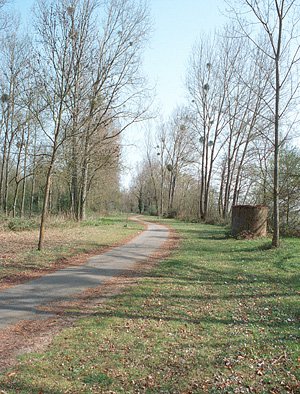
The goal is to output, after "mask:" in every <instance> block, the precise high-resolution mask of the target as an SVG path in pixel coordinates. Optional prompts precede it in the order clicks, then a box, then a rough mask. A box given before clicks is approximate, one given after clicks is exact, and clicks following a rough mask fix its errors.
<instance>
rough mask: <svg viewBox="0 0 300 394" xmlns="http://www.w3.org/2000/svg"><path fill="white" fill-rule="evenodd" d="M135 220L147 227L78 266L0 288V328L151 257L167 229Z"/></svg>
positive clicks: (42, 314)
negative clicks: (124, 241) (7, 287)
mask: <svg viewBox="0 0 300 394" xmlns="http://www.w3.org/2000/svg"><path fill="white" fill-rule="evenodd" d="M135 220H139V221H141V222H143V223H145V224H146V225H147V228H146V229H145V230H144V231H143V232H142V233H140V234H139V235H137V236H136V237H135V238H133V239H132V240H131V241H129V242H127V243H126V244H124V245H122V246H118V247H115V248H113V249H111V250H109V251H107V252H104V253H101V254H99V255H96V256H93V257H91V258H89V259H88V260H87V262H86V263H84V264H82V265H80V266H78V265H76V266H70V267H67V268H64V269H60V270H57V271H55V272H53V273H50V274H47V275H44V276H43V277H41V278H38V279H34V280H31V281H29V282H26V283H24V284H21V285H17V286H14V287H11V288H9V289H7V290H4V291H2V292H0V329H2V328H5V327H7V326H9V325H11V324H16V323H18V322H19V321H21V320H37V319H40V318H42V319H44V318H45V317H49V316H50V314H49V313H47V312H42V311H41V310H39V309H38V308H40V307H43V306H45V305H47V304H49V303H51V302H59V301H67V300H69V299H72V297H73V296H74V295H76V294H78V293H81V292H83V291H85V290H87V289H91V288H95V287H98V286H100V285H101V284H104V283H105V282H107V281H108V280H111V279H113V278H114V277H117V276H119V275H121V274H124V273H126V272H127V271H132V270H133V269H134V266H135V265H136V264H137V263H143V262H145V261H147V260H148V259H149V258H151V256H153V255H154V254H155V253H156V252H157V251H159V250H160V249H161V247H162V246H163V244H164V242H165V241H167V240H168V238H169V229H168V228H167V227H165V226H163V225H160V224H154V223H150V222H145V221H143V220H140V219H136V218H135ZM45 315H46V316H45Z"/></svg>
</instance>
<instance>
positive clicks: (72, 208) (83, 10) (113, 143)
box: [0, 0, 150, 249]
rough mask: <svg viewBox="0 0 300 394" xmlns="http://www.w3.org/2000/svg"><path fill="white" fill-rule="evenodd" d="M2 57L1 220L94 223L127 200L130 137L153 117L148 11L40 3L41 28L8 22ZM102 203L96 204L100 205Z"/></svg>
mask: <svg viewBox="0 0 300 394" xmlns="http://www.w3.org/2000/svg"><path fill="white" fill-rule="evenodd" d="M4 6H5V1H2V2H1V15H2V16H3V24H2V30H1V48H0V58H1V66H0V89H1V128H0V141H1V152H0V160H1V163H0V210H1V212H2V213H3V214H4V215H6V216H8V215H12V216H13V217H16V216H20V217H23V216H25V215H29V216H31V215H34V214H40V215H41V225H40V236H39V246H38V247H39V249H42V247H43V241H44V236H45V222H46V217H47V215H48V214H49V212H53V213H58V212H60V213H64V214H66V215H69V216H71V217H73V218H74V219H75V220H84V219H85V217H86V210H87V204H88V203H89V204H90V206H91V207H93V204H94V205H96V204H97V203H99V199H97V197H95V195H96V196H97V195H98V194H99V195H100V196H102V197H104V196H105V192H106V199H107V203H108V204H109V203H110V200H109V199H110V198H111V195H112V193H114V194H116V193H119V169H120V153H121V140H120V136H121V133H122V132H123V131H124V130H125V129H126V128H127V127H129V126H130V125H131V124H132V123H134V122H137V121H140V120H142V119H143V118H144V116H145V114H146V112H147V102H148V91H147V89H146V87H145V86H146V85H145V80H144V78H143V76H142V74H141V72H140V63H141V54H142V51H143V48H144V45H145V42H146V40H147V36H148V33H149V26H150V20H149V13H148V9H147V6H146V5H145V3H144V2H143V1H133V0H107V1H105V2H98V1H97V0H37V1H36V2H35V4H34V9H33V13H32V15H31V17H32V25H33V28H32V30H31V31H30V32H28V33H26V34H25V33H24V29H23V28H22V25H21V24H20V23H19V22H18V20H17V18H16V17H15V18H14V17H12V16H11V15H6V17H5V7H4ZM95 200H96V201H95Z"/></svg>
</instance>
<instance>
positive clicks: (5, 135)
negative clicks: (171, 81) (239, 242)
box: [0, 0, 300, 249]
mask: <svg viewBox="0 0 300 394" xmlns="http://www.w3.org/2000/svg"><path fill="white" fill-rule="evenodd" d="M242 3H243V4H241V2H235V1H234V0H232V1H230V2H228V24H227V25H226V26H224V27H222V28H220V29H219V30H218V31H217V32H215V34H213V35H206V36H204V35H203V36H201V37H200V38H199V39H198V40H197V41H196V42H195V43H194V45H193V47H192V50H191V54H190V59H189V61H188V64H189V66H188V67H187V70H186V78H185V81H186V92H187V97H188V99H187V101H186V104H185V105H183V106H182V107H180V108H175V109H174V113H173V115H172V116H171V117H170V118H169V119H164V118H163V115H162V114H157V113H156V111H155V110H154V109H153V106H152V107H151V103H152V101H153V89H151V87H150V86H148V85H147V81H146V79H145V77H144V76H143V72H142V66H141V64H142V55H143V50H144V48H145V45H146V44H147V40H149V37H150V35H151V30H152V28H153V26H152V22H151V18H150V14H149V7H148V6H147V3H146V2H144V1H133V0H107V1H103V2H98V1H96V0H68V1H67V0H38V1H37V2H36V3H35V6H34V8H33V11H32V26H33V27H32V29H31V31H30V32H25V30H24V28H23V26H22V24H21V23H20V22H19V20H18V18H17V17H16V16H13V15H11V14H9V13H8V11H7V9H6V6H7V4H6V1H5V0H2V1H1V26H0V27H1V48H0V57H1V66H0V96H1V128H0V141H1V150H0V210H1V217H2V220H3V221H5V220H14V219H16V218H19V219H20V220H27V219H28V218H33V217H35V218H36V217H39V218H40V236H39V245H38V248H39V249H42V247H43V241H44V237H45V227H46V220H47V217H49V215H61V216H64V217H66V218H69V219H70V218H71V219H72V220H75V221H83V220H85V219H86V217H87V214H88V213H90V212H101V213H107V212H112V211H122V212H126V211H128V212H139V213H148V214H151V215H159V216H163V217H177V218H179V219H184V220H189V221H203V222H206V223H228V221H230V215H231V209H232V206H233V205H237V204H242V205H243V204H258V205H267V206H268V207H269V219H270V220H269V227H270V228H269V230H270V231H271V232H272V233H273V246H275V247H276V246H278V245H279V234H280V232H281V233H282V234H284V233H289V234H293V235H299V232H300V221H299V210H300V204H299V191H300V150H299V148H298V146H297V143H296V137H297V136H298V134H297V133H298V127H299V124H298V122H299V116H298V112H299V111H298V107H299V82H300V81H299V76H300V73H299V62H300V58H299V53H300V51H299V48H300V47H299V26H300V24H299V16H300V14H299V4H298V2H297V1H292V0H290V1H285V0H280V1H279V0H274V1H266V2H265V1H255V0H245V1H244V2H242ZM149 119H151V123H149V124H151V129H150V128H149V132H148V133H147V134H148V135H147V137H146V139H145V141H142V144H143V145H144V158H143V160H142V162H141V163H140V165H139V168H138V169H137V171H136V174H135V176H134V177H133V179H132V182H131V184H130V187H129V188H128V189H126V190H124V189H122V187H121V179H120V177H121V169H122V166H123V165H124V163H123V162H122V157H121V151H122V133H123V132H124V131H125V130H126V129H127V128H129V127H130V126H131V125H133V124H134V123H137V122H142V121H144V122H147V121H149ZM153 119H154V120H153ZM153 125H154V126H153ZM12 223H13V222H12Z"/></svg>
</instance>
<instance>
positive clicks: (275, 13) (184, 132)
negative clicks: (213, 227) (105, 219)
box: [128, 0, 300, 247]
mask: <svg viewBox="0 0 300 394" xmlns="http://www.w3.org/2000/svg"><path fill="white" fill-rule="evenodd" d="M228 6H229V8H230V9H229V15H230V17H231V21H230V22H229V23H228V25H226V26H225V27H224V28H222V29H221V30H219V31H218V32H216V33H215V34H214V35H210V36H205V35H202V36H201V37H200V39H199V40H198V41H197V42H196V43H195V45H194V47H193V49H192V52H191V56H190V59H189V66H188V69H187V70H186V91H187V95H188V97H189V98H188V102H187V103H186V104H185V105H183V106H182V107H181V108H177V109H175V110H174V114H173V116H171V118H170V119H169V120H166V121H164V122H159V123H158V124H157V126H156V127H157V132H156V136H155V138H154V139H152V140H151V139H149V141H148V142H147V144H146V145H147V146H146V154H145V158H144V161H143V165H142V166H141V167H140V170H139V171H138V173H137V175H136V178H135V181H134V183H133V185H132V189H131V191H130V192H129V195H128V201H129V204H131V207H133V206H134V204H136V201H137V204H138V208H139V211H140V212H142V211H147V212H149V213H153V214H159V215H165V216H178V217H181V218H185V219H190V220H191V219H192V220H203V221H207V222H210V221H214V222H215V221H218V222H221V221H223V222H224V221H228V219H229V217H230V214H231V208H232V206H233V205H237V204H263V205H268V206H269V207H270V219H271V220H270V225H271V228H272V230H273V242H272V243H273V246H275V247H277V246H279V230H280V228H281V230H287V229H288V228H293V229H295V230H298V231H299V223H300V221H299V211H300V200H299V191H300V182H299V179H300V168H299V163H300V151H299V149H298V148H297V147H295V146H294V144H293V143H292V137H294V136H295V135H296V134H297V131H298V130H297V129H298V126H299V124H298V120H299V119H298V113H299V82H300V80H299V75H300V74H299V71H300V70H299V60H300V59H299V54H300V46H299V44H300V42H299V26H300V24H299V16H300V14H299V4H298V3H297V2H296V1H292V0H289V1H288V0H272V1H267V2H266V1H259V0H245V1H243V2H235V1H231V2H228Z"/></svg>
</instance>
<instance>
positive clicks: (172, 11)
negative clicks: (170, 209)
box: [10, 0, 226, 185]
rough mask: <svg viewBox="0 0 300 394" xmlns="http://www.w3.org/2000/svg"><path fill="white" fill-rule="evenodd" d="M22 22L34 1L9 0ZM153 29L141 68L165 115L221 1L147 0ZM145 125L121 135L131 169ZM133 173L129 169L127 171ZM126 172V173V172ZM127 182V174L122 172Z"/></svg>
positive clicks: (215, 24) (219, 17)
mask: <svg viewBox="0 0 300 394" xmlns="http://www.w3.org/2000/svg"><path fill="white" fill-rule="evenodd" d="M10 2H11V4H12V5H13V6H14V8H16V9H17V10H19V12H20V13H21V15H22V19H23V20H24V21H29V23H30V17H28V13H29V10H30V8H31V7H32V5H33V3H34V0H10ZM148 3H149V6H150V10H151V16H152V20H153V32H152V35H151V38H150V41H149V43H148V46H147V49H146V51H145V55H144V71H145V74H146V75H147V77H148V80H149V83H150V85H151V86H154V85H155V86H156V100H155V103H154V105H155V107H157V108H160V112H161V116H163V117H164V118H167V117H168V116H169V115H170V114H171V112H172V110H173V109H174V108H175V107H176V106H177V105H179V104H180V103H183V102H184V99H185V95H186V91H185V88H184V79H185V73H186V68H187V65H188V59H189V56H190V53H191V50H192V47H193V44H194V43H195V41H196V40H197V39H198V38H199V37H200V35H201V34H203V33H208V32H213V31H214V30H215V29H218V28H219V27H221V26H222V25H223V24H224V23H225V20H226V18H225V17H224V16H223V12H224V9H225V1H224V0H148ZM143 133H144V127H143V126H142V125H137V126H134V127H132V128H131V130H128V131H127V132H126V133H125V135H124V142H125V144H126V145H131V146H130V147H129V146H128V147H127V148H125V149H124V157H125V161H126V163H127V164H128V165H129V166H130V167H131V168H132V169H134V167H135V166H136V162H138V161H139V160H140V158H141V150H142V149H143V147H142V145H143ZM129 172H130V173H132V171H129ZM129 172H128V173H129ZM124 179H125V181H124V182H123V183H124V184H125V185H127V184H128V182H129V179H130V175H128V174H127V175H126V174H125V173H124Z"/></svg>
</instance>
